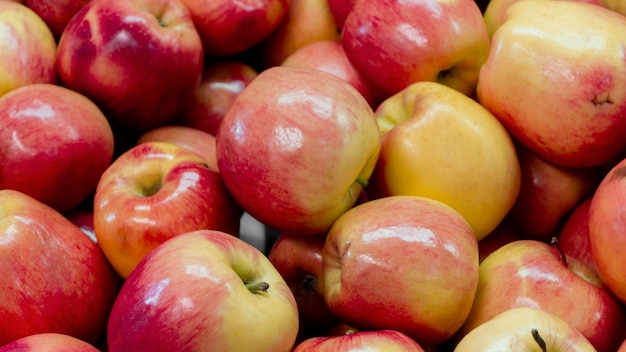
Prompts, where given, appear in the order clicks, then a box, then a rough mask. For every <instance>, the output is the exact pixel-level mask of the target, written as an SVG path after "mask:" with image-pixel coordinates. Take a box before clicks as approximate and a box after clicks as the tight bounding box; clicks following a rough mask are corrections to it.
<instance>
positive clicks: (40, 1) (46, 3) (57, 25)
mask: <svg viewBox="0 0 626 352" xmlns="http://www.w3.org/2000/svg"><path fill="white" fill-rule="evenodd" d="M89 1H91V0H24V4H25V5H26V6H28V8H30V9H31V10H33V11H34V12H35V13H36V14H37V15H38V16H39V17H41V19H42V20H43V21H44V22H45V23H46V24H47V25H48V27H49V28H50V31H52V34H53V35H54V38H55V40H56V39H59V38H61V34H63V31H64V30H65V27H66V26H67V23H68V22H69V21H70V19H72V17H74V15H75V14H76V13H77V12H78V10H80V9H82V8H83V6H85V4H87V3H88V2H89Z"/></svg>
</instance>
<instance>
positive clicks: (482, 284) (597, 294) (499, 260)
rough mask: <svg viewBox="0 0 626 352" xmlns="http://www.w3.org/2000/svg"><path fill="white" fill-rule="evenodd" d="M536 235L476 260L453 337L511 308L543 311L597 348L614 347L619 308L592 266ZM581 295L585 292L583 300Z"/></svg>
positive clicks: (618, 338) (620, 321)
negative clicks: (467, 303) (466, 310)
mask: <svg viewBox="0 0 626 352" xmlns="http://www.w3.org/2000/svg"><path fill="white" fill-rule="evenodd" d="M566 258H567V263H568V265H567V266H566V265H564V264H563V263H562V262H561V259H560V256H559V254H558V253H557V251H556V249H555V248H554V247H552V246H551V245H550V244H547V243H544V242H540V241H537V240H519V241H515V242H512V243H509V244H507V245H504V246H502V247H501V248H500V249H498V250H496V251H495V252H493V253H492V254H491V255H489V256H488V257H487V258H485V259H484V260H483V261H482V263H481V264H480V279H479V283H478V289H477V292H476V298H475V300H474V304H473V306H472V310H471V312H470V314H469V316H468V318H467V320H466V321H465V323H464V325H463V327H462V328H461V329H460V330H459V332H458V334H457V336H456V337H457V338H458V337H462V336H464V335H466V334H467V333H468V332H469V331H471V330H472V329H473V328H475V327H477V326H479V325H480V324H482V323H484V322H486V321H487V320H489V319H491V318H493V317H494V316H496V315H497V314H499V313H501V312H503V311H505V310H507V309H511V308H516V307H530V308H537V309H541V310H544V311H546V312H548V313H551V314H554V315H556V316H558V317H559V318H561V319H563V320H565V321H566V322H567V323H568V324H570V325H571V326H572V327H574V328H575V329H577V330H578V331H580V332H581V333H582V334H583V335H584V336H585V337H586V338H587V339H588V340H589V341H590V342H591V343H592V344H593V345H594V347H595V348H596V349H597V350H598V351H605V352H609V351H615V350H616V349H617V346H619V343H621V341H622V339H623V329H624V328H623V327H624V323H625V321H626V320H625V312H624V307H623V305H622V304H621V302H620V301H619V300H617V299H616V298H615V297H614V296H613V295H611V294H610V293H609V291H608V290H607V288H606V287H604V286H602V282H601V281H600V279H599V277H598V276H597V274H596V273H595V271H593V269H591V268H589V267H587V266H586V265H584V264H582V263H581V262H580V261H578V260H576V259H575V258H572V257H566ZM580 297H585V299H584V301H581V300H580Z"/></svg>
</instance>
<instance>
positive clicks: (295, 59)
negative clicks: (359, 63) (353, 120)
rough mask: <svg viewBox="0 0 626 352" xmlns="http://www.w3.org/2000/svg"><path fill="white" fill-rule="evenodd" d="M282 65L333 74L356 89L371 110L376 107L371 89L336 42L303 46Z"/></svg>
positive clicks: (328, 41)
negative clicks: (308, 68)
mask: <svg viewBox="0 0 626 352" xmlns="http://www.w3.org/2000/svg"><path fill="white" fill-rule="evenodd" d="M282 65H283V66H295V67H310V68H315V69H318V70H322V71H324V72H328V73H330V74H333V75H335V76H337V77H339V78H341V79H343V80H344V81H346V82H348V83H350V84H351V85H352V86H353V87H354V88H356V90H358V91H359V93H361V95H363V97H364V98H365V100H367V102H368V103H369V104H370V106H371V107H372V109H376V107H377V106H378V100H377V99H376V97H375V96H374V93H373V91H372V88H371V87H370V86H369V85H368V84H367V83H366V82H365V80H364V79H363V77H362V76H361V74H360V73H359V72H358V71H357V70H356V69H355V68H354V66H352V63H351V62H350V60H348V57H347V56H346V52H345V50H343V46H342V45H341V42H340V41H338V40H322V41H317V42H314V43H311V44H309V45H306V46H303V47H301V48H299V49H298V50H296V51H294V52H293V53H292V54H291V55H289V56H288V57H287V58H286V59H285V60H284V61H283V62H282Z"/></svg>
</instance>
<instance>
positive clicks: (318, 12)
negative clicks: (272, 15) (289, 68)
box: [256, 0, 339, 68]
mask: <svg viewBox="0 0 626 352" xmlns="http://www.w3.org/2000/svg"><path fill="white" fill-rule="evenodd" d="M322 40H339V29H338V28H337V25H336V24H335V20H334V19H333V15H332V13H331V12H330V9H329V8H328V0H290V5H289V11H288V12H287V16H286V17H285V18H284V19H283V20H282V21H281V22H280V24H279V25H278V27H277V28H276V29H275V30H274V31H273V32H272V33H271V34H270V35H269V36H268V37H267V38H265V39H264V40H263V41H262V42H261V43H260V44H259V45H258V48H256V49H257V50H258V51H259V60H260V61H261V63H262V65H263V66H264V67H266V68H267V67H272V66H278V65H280V64H282V62H283V61H285V59H286V58H287V57H288V56H289V55H291V54H292V53H293V52H295V51H296V50H298V49H300V48H302V47H304V46H307V45H309V44H312V43H315V42H318V41H322Z"/></svg>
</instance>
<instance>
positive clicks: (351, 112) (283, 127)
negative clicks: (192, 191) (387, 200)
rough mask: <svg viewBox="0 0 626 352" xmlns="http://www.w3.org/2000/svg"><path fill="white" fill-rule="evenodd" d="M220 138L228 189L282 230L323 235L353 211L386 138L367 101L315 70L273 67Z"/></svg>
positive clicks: (247, 93)
mask: <svg viewBox="0 0 626 352" xmlns="http://www.w3.org/2000/svg"><path fill="white" fill-rule="evenodd" d="M216 138H217V162H218V165H219V170H220V173H221V174H222V176H223V179H224V183H225V184H226V186H227V187H228V189H229V190H230V192H231V193H232V194H233V196H234V197H235V199H236V200H237V202H238V203H239V204H241V206H242V207H243V208H244V210H245V211H247V212H248V213H250V215H252V216H253V217H254V218H256V219H257V220H259V221H260V222H262V223H263V224H265V225H267V226H269V227H271V228H274V229H276V230H277V231H279V232H288V233H303V234H306V233H308V234H315V233H321V232H324V231H326V230H328V228H330V226H331V225H332V224H333V222H334V221H335V220H336V219H337V218H338V217H339V216H340V215H341V214H342V213H344V212H345V211H346V210H347V209H349V208H350V207H352V206H353V205H354V204H355V202H356V200H357V198H358V196H359V194H360V193H361V191H362V189H363V187H364V186H365V185H366V183H367V180H368V178H369V176H370V175H371V172H372V170H373V168H374V166H375V164H376V160H377V158H378V152H379V149H380V133H379V129H378V125H377V124H376V120H375V119H374V113H373V111H372V109H371V107H370V106H369V104H368V103H367V101H366V100H365V99H364V98H363V96H362V95H361V94H360V93H359V92H358V91H357V90H356V89H355V88H354V87H352V86H351V85H350V84H349V83H347V82H346V81H344V80H342V79H340V78H338V77H336V76H333V75H331V74H329V73H326V72H322V71H320V70H316V69H311V68H300V67H287V66H275V67H272V68H269V69H267V70H265V71H263V72H261V73H260V74H259V76H258V77H257V78H255V79H254V81H252V82H251V83H250V85H248V87H246V89H244V90H243V91H242V92H241V94H239V96H238V97H237V99H235V101H234V102H233V104H232V105H231V107H230V109H229V110H228V112H227V114H226V116H225V117H224V120H222V125H221V127H220V129H219V131H218V134H217V136H216Z"/></svg>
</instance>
